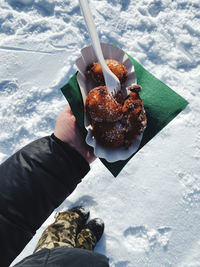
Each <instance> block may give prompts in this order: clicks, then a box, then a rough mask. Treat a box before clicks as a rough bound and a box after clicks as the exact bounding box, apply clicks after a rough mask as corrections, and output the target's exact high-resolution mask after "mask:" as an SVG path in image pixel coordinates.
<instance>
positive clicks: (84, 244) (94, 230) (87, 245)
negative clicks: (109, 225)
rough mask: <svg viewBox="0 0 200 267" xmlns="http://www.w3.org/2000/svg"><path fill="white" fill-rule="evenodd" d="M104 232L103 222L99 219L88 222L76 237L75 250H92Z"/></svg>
mask: <svg viewBox="0 0 200 267" xmlns="http://www.w3.org/2000/svg"><path fill="white" fill-rule="evenodd" d="M103 231H104V222H103V221H102V220H101V219H99V218H96V219H93V220H91V221H89V222H88V223H87V224H86V225H85V227H84V228H83V229H82V230H81V232H80V233H79V234H78V235H77V239H76V248H83V249H88V250H93V249H94V248H95V246H96V244H97V242H98V241H99V240H100V238H101V236H102V234H103Z"/></svg>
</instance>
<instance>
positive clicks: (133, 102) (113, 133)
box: [86, 85, 147, 148]
mask: <svg viewBox="0 0 200 267" xmlns="http://www.w3.org/2000/svg"><path fill="white" fill-rule="evenodd" d="M128 89H129V90H130V91H131V92H130V94H129V95H128V97H127V98H126V99H125V100H124V98H123V93H122V92H121V91H119V92H118V93H117V95H116V96H115V98H114V97H113V96H111V95H110V94H109V93H108V91H107V89H106V87H105V86H99V87H97V88H94V89H93V90H91V91H90V93H89V95H88V97H87V99H86V111H87V114H88V116H89V118H90V121H91V125H92V128H93V135H94V137H95V138H96V140H98V141H99V143H101V144H102V145H103V146H106V147H109V148H117V147H121V146H124V147H126V148H128V147H129V146H130V145H131V144H132V143H133V142H134V140H135V139H136V138H137V137H138V136H139V135H140V134H141V133H143V132H144V130H145V128H146V125H147V118H146V114H145V110H144V106H143V103H142V100H141V98H140V96H139V92H140V91H141V87H140V86H139V85H133V86H130V87H129V88H128Z"/></svg>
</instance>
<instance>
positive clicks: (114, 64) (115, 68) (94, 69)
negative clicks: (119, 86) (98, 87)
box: [89, 59, 128, 84]
mask: <svg viewBox="0 0 200 267" xmlns="http://www.w3.org/2000/svg"><path fill="white" fill-rule="evenodd" d="M105 61H106V64H107V66H108V67H109V69H110V70H111V71H112V72H113V73H114V74H115V75H116V76H117V78H118V79H119V80H120V82H121V83H123V82H124V81H125V79H126V77H127V74H128V72H127V69H126V67H125V66H124V65H123V64H121V63H120V62H118V61H117V60H114V59H106V60H105ZM89 73H91V75H92V78H93V79H94V80H95V81H96V82H98V83H100V84H105V81H104V76H103V71H102V69H101V65H100V63H99V62H96V63H93V64H92V65H90V66H89Z"/></svg>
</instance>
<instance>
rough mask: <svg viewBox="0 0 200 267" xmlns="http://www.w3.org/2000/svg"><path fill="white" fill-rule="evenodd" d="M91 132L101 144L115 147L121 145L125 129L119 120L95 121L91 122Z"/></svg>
mask: <svg viewBox="0 0 200 267" xmlns="http://www.w3.org/2000/svg"><path fill="white" fill-rule="evenodd" d="M93 134H94V137H95V138H96V139H97V140H98V141H99V142H100V143H101V144H102V145H103V146H106V147H110V148H117V147H120V146H122V145H123V142H124V134H125V129H124V127H123V125H122V124H121V122H120V121H117V122H112V123H107V122H95V123H94V124H93Z"/></svg>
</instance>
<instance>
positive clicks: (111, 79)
mask: <svg viewBox="0 0 200 267" xmlns="http://www.w3.org/2000/svg"><path fill="white" fill-rule="evenodd" d="M79 3H80V6H81V10H82V13H83V16H84V19H85V23H86V25H87V29H88V32H89V34H90V38H91V41H92V46H93V49H94V52H95V54H96V57H97V59H98V61H99V63H100V65H101V68H102V71H103V76H104V79H105V83H106V87H107V90H108V92H110V93H112V94H113V95H115V94H116V93H117V91H118V90H120V88H121V85H120V81H119V79H118V78H117V76H116V75H115V74H114V73H113V72H112V71H111V70H110V69H109V68H108V66H107V64H106V62H105V59H104V56H103V53H102V50H101V45H100V42H99V37H98V34H97V31H96V27H95V24H94V20H93V17H92V14H91V11H90V7H89V4H88V1H87V0H79Z"/></svg>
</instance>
